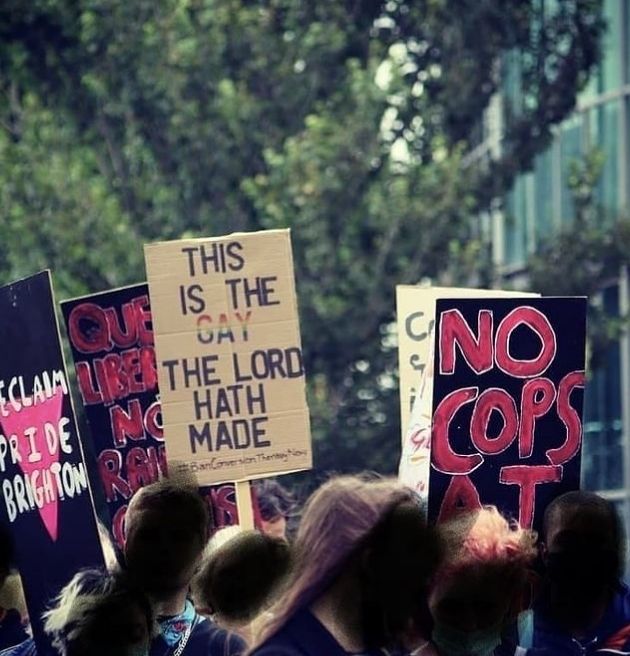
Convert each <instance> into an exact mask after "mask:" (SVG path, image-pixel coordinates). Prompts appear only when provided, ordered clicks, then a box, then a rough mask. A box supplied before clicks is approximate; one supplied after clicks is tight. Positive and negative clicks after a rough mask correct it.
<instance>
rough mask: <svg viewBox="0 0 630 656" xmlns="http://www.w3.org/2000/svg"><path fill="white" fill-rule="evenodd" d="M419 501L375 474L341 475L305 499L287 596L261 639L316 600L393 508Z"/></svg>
mask: <svg viewBox="0 0 630 656" xmlns="http://www.w3.org/2000/svg"><path fill="white" fill-rule="evenodd" d="M416 499H417V497H416V495H415V494H414V493H413V492H412V491H411V490H410V489H409V488H406V487H404V486H403V485H401V484H400V483H398V482H397V481H396V480H394V479H383V478H378V477H376V476H370V475H360V476H339V477H336V478H333V479H331V480H329V481H328V482H327V483H325V484H324V485H322V487H320V488H319V490H317V491H316V492H315V493H314V494H313V495H312V496H311V497H310V499H309V500H308V501H307V503H306V506H305V508H304V513H303V515H302V521H301V523H300V527H299V529H298V533H297V537H296V540H295V544H294V550H295V565H294V568H293V570H292V572H291V574H290V575H289V578H288V580H287V582H286V588H285V590H286V591H285V594H284V595H283V596H282V597H281V599H280V600H279V601H278V602H277V603H276V604H275V605H274V606H273V607H272V609H271V611H270V615H269V619H268V621H267V623H266V625H265V626H264V627H262V630H261V633H260V638H259V639H258V641H257V643H258V644H261V643H263V642H265V641H266V640H268V639H269V638H270V637H272V636H273V635H274V634H275V633H277V631H279V630H280V629H281V628H282V627H283V626H284V625H285V624H286V623H287V622H288V621H289V619H291V617H292V616H293V615H294V614H295V613H297V612H298V611H300V610H301V609H303V608H305V607H307V606H308V605H310V604H311V603H312V602H313V601H315V600H316V599H317V598H318V597H319V596H320V595H321V594H322V593H323V592H324V591H325V590H326V589H327V588H328V587H329V586H330V585H331V584H332V583H333V581H334V580H335V579H336V578H337V577H338V576H339V574H341V573H342V571H343V568H344V566H345V565H346V564H347V562H348V559H349V558H350V557H351V556H352V554H353V553H354V552H355V551H356V550H357V549H358V548H359V547H360V546H361V544H362V543H363V541H364V540H365V539H366V538H367V537H368V536H369V535H370V533H371V532H372V531H373V530H374V528H375V527H376V526H377V525H378V524H379V523H380V522H381V521H382V520H383V519H384V518H385V516H386V515H387V513H388V512H389V511H390V510H392V509H393V508H394V507H395V506H397V505H398V504H401V503H403V502H414V503H415V502H416Z"/></svg>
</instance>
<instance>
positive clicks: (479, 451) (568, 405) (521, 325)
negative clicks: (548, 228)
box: [429, 298, 586, 528]
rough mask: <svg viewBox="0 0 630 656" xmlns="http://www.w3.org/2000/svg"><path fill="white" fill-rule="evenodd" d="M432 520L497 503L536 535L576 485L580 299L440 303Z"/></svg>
mask: <svg viewBox="0 0 630 656" xmlns="http://www.w3.org/2000/svg"><path fill="white" fill-rule="evenodd" d="M436 318H437V322H436V336H437V342H436V347H435V360H434V366H435V370H434V376H435V378H434V388H433V423H432V445H431V472H430V479H429V515H430V517H431V518H432V519H434V520H437V521H442V520H444V519H446V518H448V517H449V516H450V515H451V514H452V513H453V512H456V511H457V509H459V508H474V507H479V506H480V505H482V504H494V505H496V506H498V508H499V509H500V510H501V511H503V512H504V513H506V514H508V515H511V516H512V517H514V518H516V519H518V520H519V522H520V523H521V525H522V526H524V527H526V528H530V527H532V526H533V527H534V528H538V527H539V526H540V522H541V520H542V513H543V512H544V508H545V507H546V506H547V505H548V503H549V502H550V501H551V500H552V499H553V498H555V497H556V496H558V495H560V494H562V493H564V492H567V491H569V490H574V489H577V488H578V487H579V482H580V459H581V448H582V404H583V395H584V394H583V388H584V358H585V339H586V300H585V299H583V298H542V299H528V300H526V301H525V300H523V299H499V298H497V299H440V300H438V301H437V307H436Z"/></svg>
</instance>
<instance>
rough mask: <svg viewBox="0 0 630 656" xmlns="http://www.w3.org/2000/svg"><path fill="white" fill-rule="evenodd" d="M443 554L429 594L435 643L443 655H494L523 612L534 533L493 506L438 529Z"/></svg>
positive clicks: (452, 520) (460, 515)
mask: <svg viewBox="0 0 630 656" xmlns="http://www.w3.org/2000/svg"><path fill="white" fill-rule="evenodd" d="M438 530H439V532H440V535H441V537H442V541H443V542H442V544H443V548H444V552H445V558H444V561H443V563H442V565H441V567H440V568H439V570H438V571H437V573H436V574H435V578H434V582H433V585H432V589H431V594H430V596H429V607H430V610H431V614H432V616H433V620H434V629H433V636H432V638H433V642H434V643H435V644H436V646H437V648H438V649H439V650H440V653H441V654H442V655H444V656H456V655H457V656H459V655H462V656H463V655H467V656H468V655H471V656H482V655H485V654H488V653H492V650H493V649H494V648H495V647H496V646H497V644H498V643H499V642H500V640H501V634H502V632H503V629H504V628H505V626H506V625H507V624H509V623H510V622H511V621H513V620H514V618H515V617H516V615H517V614H518V612H519V610H520V607H519V606H520V602H521V599H522V595H523V592H524V589H525V584H526V580H527V572H528V567H529V565H530V563H531V562H532V561H533V559H534V557H535V555H536V534H535V533H533V532H531V531H526V530H523V529H521V528H520V527H519V526H518V524H516V523H515V522H511V523H510V522H508V521H507V520H506V519H505V518H504V517H503V516H502V515H501V514H500V513H499V511H498V510H497V509H496V508H495V507H494V506H487V507H485V508H483V509H481V510H477V511H473V512H465V513H460V514H458V515H456V516H455V517H453V518H452V519H450V520H448V521H446V522H444V523H443V524H441V525H440V526H439V527H438Z"/></svg>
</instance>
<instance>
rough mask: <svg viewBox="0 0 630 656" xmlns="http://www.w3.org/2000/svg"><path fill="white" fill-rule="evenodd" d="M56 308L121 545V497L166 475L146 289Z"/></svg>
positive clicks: (125, 499) (111, 293) (119, 291)
mask: <svg viewBox="0 0 630 656" xmlns="http://www.w3.org/2000/svg"><path fill="white" fill-rule="evenodd" d="M61 309H62V312H63V316H64V320H65V323H66V328H67V331H68V337H69V340H70V347H71V350H72V357H73V359H74V363H75V370H76V374H77V382H78V385H79V391H80V392H81V398H82V400H83V405H84V408H85V414H86V418H87V421H88V424H89V427H90V432H91V434H92V440H93V443H94V451H95V455H96V459H97V464H98V472H99V476H100V481H101V484H102V488H103V492H104V495H105V499H106V501H107V507H108V510H109V514H110V526H111V530H112V535H113V537H114V539H115V541H116V543H117V544H118V545H119V546H122V544H123V541H124V540H123V522H124V515H125V511H126V509H127V503H128V501H129V499H130V498H131V496H132V495H133V494H134V493H135V492H136V491H137V490H138V489H139V488H141V487H143V486H144V485H147V484H149V483H152V482H154V481H156V480H158V478H159V477H160V476H163V475H165V474H166V455H165V448H164V437H163V434H162V418H161V409H160V403H159V397H158V386H157V370H156V363H155V348H154V345H153V328H152V325H151V310H150V307H149V289H148V286H147V285H146V284H141V285H134V286H131V287H125V288H122V289H115V290H112V291H107V292H103V293H101V294H93V295H91V296H85V297H83V298H78V299H73V300H70V301H66V302H64V303H61Z"/></svg>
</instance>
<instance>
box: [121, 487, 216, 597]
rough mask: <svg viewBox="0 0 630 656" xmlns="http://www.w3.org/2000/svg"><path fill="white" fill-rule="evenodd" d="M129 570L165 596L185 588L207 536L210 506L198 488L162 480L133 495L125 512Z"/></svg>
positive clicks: (155, 594) (148, 589)
mask: <svg viewBox="0 0 630 656" xmlns="http://www.w3.org/2000/svg"><path fill="white" fill-rule="evenodd" d="M125 533H126V541H125V561H126V565H127V570H128V571H129V574H130V575H131V576H132V578H133V579H134V580H135V581H137V582H138V584H139V585H140V586H141V587H142V589H143V590H145V591H146V592H147V594H149V595H151V597H152V598H153V599H154V600H156V601H163V600H167V599H169V598H171V597H172V596H173V595H176V594H178V593H180V592H181V591H182V590H185V589H186V588H187V587H188V585H189V583H190V581H191V579H192V577H193V574H194V572H195V569H196V568H197V566H198V563H199V560H200V558H201V554H202V552H203V548H204V546H205V544H206V541H207V539H208V533H209V514H208V507H207V505H206V503H205V501H204V500H203V498H202V497H201V495H200V494H199V493H198V491H197V489H196V488H193V487H188V486H185V485H182V484H178V483H173V482H171V481H168V480H163V481H159V482H157V483H153V484H151V485H147V486H146V487H143V488H141V489H140V490H138V492H137V493H136V494H135V495H134V496H133V497H132V499H131V502H130V503H129V507H128V509H127V514H126V518H125Z"/></svg>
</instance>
